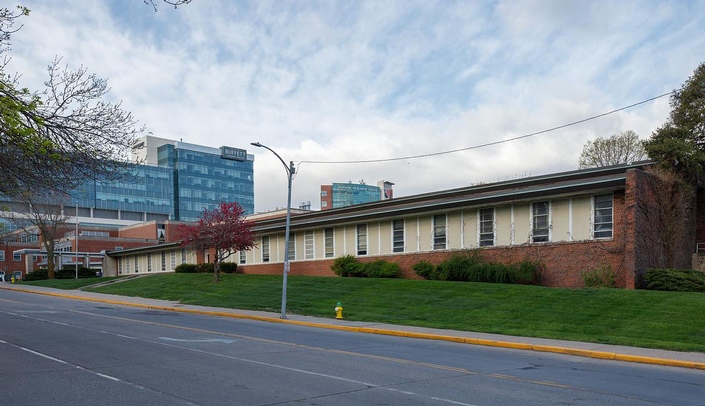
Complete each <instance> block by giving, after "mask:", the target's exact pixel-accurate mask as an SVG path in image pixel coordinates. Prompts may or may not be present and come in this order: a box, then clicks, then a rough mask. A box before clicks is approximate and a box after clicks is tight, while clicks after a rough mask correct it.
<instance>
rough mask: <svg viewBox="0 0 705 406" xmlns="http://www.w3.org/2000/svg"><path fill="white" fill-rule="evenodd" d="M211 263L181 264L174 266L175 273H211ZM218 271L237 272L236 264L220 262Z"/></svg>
mask: <svg viewBox="0 0 705 406" xmlns="http://www.w3.org/2000/svg"><path fill="white" fill-rule="evenodd" d="M213 268H214V265H213V263H211V262H209V263H205V264H181V265H178V266H177V267H176V269H175V270H174V272H176V273H213ZM220 272H222V273H235V272H237V264H236V263H235V262H221V263H220Z"/></svg>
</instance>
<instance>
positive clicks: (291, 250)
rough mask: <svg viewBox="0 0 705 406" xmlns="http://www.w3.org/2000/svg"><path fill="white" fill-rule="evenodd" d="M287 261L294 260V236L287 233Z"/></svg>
mask: <svg viewBox="0 0 705 406" xmlns="http://www.w3.org/2000/svg"><path fill="white" fill-rule="evenodd" d="M288 259H289V261H293V260H295V259H296V234H295V233H289V255H288Z"/></svg>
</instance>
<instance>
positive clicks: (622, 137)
mask: <svg viewBox="0 0 705 406" xmlns="http://www.w3.org/2000/svg"><path fill="white" fill-rule="evenodd" d="M644 158H646V151H645V150H644V142H643V141H641V140H639V136H638V135H637V134H636V133H635V132H634V131H632V130H627V131H623V132H622V133H620V134H613V135H611V136H609V137H608V138H602V137H598V138H596V139H595V140H594V141H588V142H587V143H585V145H584V146H583V151H582V152H581V153H580V160H579V162H578V164H579V166H580V169H585V168H595V167H600V166H610V165H618V164H624V163H630V162H634V161H641V160H643V159H644Z"/></svg>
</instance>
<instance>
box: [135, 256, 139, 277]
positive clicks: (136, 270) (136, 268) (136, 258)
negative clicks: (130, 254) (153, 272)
mask: <svg viewBox="0 0 705 406" xmlns="http://www.w3.org/2000/svg"><path fill="white" fill-rule="evenodd" d="M138 259H139V258H138V256H137V255H135V273H137V272H139V270H138V269H139V267H138V266H137V264H138V261H137V260H138Z"/></svg>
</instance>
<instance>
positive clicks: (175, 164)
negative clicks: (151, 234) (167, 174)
mask: <svg viewBox="0 0 705 406" xmlns="http://www.w3.org/2000/svg"><path fill="white" fill-rule="evenodd" d="M157 157H158V165H159V166H160V167H169V168H171V169H172V170H173V178H174V191H175V193H174V219H175V220H181V221H195V220H198V219H199V218H200V217H201V215H202V214H203V210H204V209H208V210H210V209H213V208H215V207H217V206H218V205H219V204H220V203H223V202H237V203H238V204H239V205H240V206H242V207H243V208H244V209H245V213H246V214H252V213H254V210H255V188H254V180H253V168H254V157H253V156H252V155H248V154H247V152H246V151H245V150H240V149H235V148H229V147H221V148H211V147H204V146H200V145H195V144H188V143H184V142H174V143H173V144H170V143H165V144H163V145H161V146H159V147H158V148H157Z"/></svg>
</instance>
